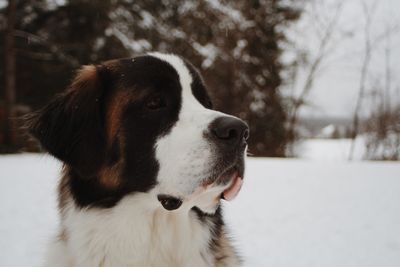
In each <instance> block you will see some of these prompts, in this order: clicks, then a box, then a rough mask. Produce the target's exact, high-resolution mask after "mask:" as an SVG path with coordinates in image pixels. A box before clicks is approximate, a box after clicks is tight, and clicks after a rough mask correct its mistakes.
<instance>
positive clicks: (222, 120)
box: [210, 117, 249, 142]
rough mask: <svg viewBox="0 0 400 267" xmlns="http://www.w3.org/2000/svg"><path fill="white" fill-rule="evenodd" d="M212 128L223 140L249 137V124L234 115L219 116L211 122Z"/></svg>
mask: <svg viewBox="0 0 400 267" xmlns="http://www.w3.org/2000/svg"><path fill="white" fill-rule="evenodd" d="M210 128H211V132H212V133H213V135H214V136H215V137H217V138H218V139H219V140H223V141H234V142H237V141H240V140H242V139H244V140H247V138H248V137H249V128H248V126H247V124H246V123H245V122H243V121H242V120H240V119H237V118H234V117H219V118H217V119H215V120H214V121H213V122H212V123H211V127H210Z"/></svg>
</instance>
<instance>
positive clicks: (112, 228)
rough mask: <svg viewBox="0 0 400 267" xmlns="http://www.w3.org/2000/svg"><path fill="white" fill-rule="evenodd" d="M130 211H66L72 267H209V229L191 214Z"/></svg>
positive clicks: (120, 208)
mask: <svg viewBox="0 0 400 267" xmlns="http://www.w3.org/2000/svg"><path fill="white" fill-rule="evenodd" d="M133 210H134V209H132V206H131V207H130V209H129V210H126V209H125V208H124V207H117V208H115V209H110V210H107V211H90V210H86V211H76V210H74V211H72V210H71V211H70V212H68V215H67V214H66V215H67V217H66V218H65V219H66V220H65V228H66V229H67V235H68V241H67V246H68V250H69V251H70V256H71V259H73V266H87V267H91V266H96V267H98V266H104V267H106V266H121V267H123V266H199V267H200V266H213V259H212V256H211V254H210V252H209V240H210V230H209V229H208V228H207V227H206V226H205V225H203V224H202V223H201V222H200V221H198V219H197V218H196V217H195V215H194V214H189V216H188V214H186V215H182V214H178V213H170V214H169V213H167V212H166V211H163V210H159V211H156V212H153V211H150V210H146V209H141V210H139V211H138V210H136V212H134V213H133V212H132V211H133Z"/></svg>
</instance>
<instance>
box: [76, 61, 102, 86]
mask: <svg viewBox="0 0 400 267" xmlns="http://www.w3.org/2000/svg"><path fill="white" fill-rule="evenodd" d="M98 83H99V76H98V73H97V69H96V66H94V65H85V66H83V67H82V68H81V69H80V70H78V73H77V75H76V77H75V79H74V80H73V82H72V85H71V88H74V89H81V88H90V89H92V88H95V87H96V86H97V85H98Z"/></svg>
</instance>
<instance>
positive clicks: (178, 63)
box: [148, 52, 193, 89]
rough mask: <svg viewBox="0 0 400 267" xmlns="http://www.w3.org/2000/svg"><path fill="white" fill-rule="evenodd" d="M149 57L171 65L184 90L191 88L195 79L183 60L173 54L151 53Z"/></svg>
mask: <svg viewBox="0 0 400 267" xmlns="http://www.w3.org/2000/svg"><path fill="white" fill-rule="evenodd" d="M148 55H150V56H152V57H155V58H158V59H160V60H162V61H164V62H166V63H168V64H169V65H171V66H172V67H173V68H174V69H175V71H176V72H177V74H178V77H179V82H180V84H181V86H182V89H188V88H191V84H192V81H193V78H192V75H191V73H190V71H189V69H188V68H187V66H186V64H185V63H184V62H183V60H182V59H181V58H179V57H178V56H175V55H172V54H162V53H157V52H154V53H149V54H148Z"/></svg>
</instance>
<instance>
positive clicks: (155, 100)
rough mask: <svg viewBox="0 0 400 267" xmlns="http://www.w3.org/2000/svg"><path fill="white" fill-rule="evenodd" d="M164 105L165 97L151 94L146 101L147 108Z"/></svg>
mask: <svg viewBox="0 0 400 267" xmlns="http://www.w3.org/2000/svg"><path fill="white" fill-rule="evenodd" d="M165 106H166V102H165V99H164V98H162V97H161V96H153V97H151V98H150V99H149V100H147V102H146V107H147V108H148V109H152V110H155V109H160V108H163V107H165Z"/></svg>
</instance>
